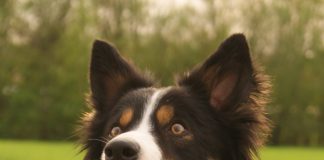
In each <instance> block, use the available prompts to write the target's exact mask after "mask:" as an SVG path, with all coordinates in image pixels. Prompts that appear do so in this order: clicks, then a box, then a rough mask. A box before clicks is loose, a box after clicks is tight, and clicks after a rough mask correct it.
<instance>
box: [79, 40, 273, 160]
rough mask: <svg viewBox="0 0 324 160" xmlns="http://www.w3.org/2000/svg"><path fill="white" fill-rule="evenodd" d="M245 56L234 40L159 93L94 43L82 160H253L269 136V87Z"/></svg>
mask: <svg viewBox="0 0 324 160" xmlns="http://www.w3.org/2000/svg"><path fill="white" fill-rule="evenodd" d="M249 52H250V51H249V47H248V44H247V42H246V39H245V36H244V35H243V34H235V35H232V36H231V37H229V38H228V39H227V40H225V41H224V42H223V43H222V44H221V45H220V47H219V48H218V50H217V51H216V52H215V53H214V54H212V55H211V56H210V57H209V58H208V59H207V60H206V61H205V62H204V63H202V64H201V65H199V66H198V67H196V68H194V69H193V70H192V71H191V72H189V73H187V74H185V75H184V76H182V77H180V78H179V79H178V80H177V82H176V85H175V86H171V87H166V88H158V87H156V85H155V84H154V83H153V81H152V80H150V78H149V77H148V76H145V75H143V74H141V73H140V72H139V71H138V70H137V69H135V68H134V67H133V66H131V65H130V64H129V63H128V62H127V61H126V60H124V59H123V58H122V57H120V55H119V53H118V51H117V50H116V49H115V48H114V47H113V46H112V45H110V44H107V43H105V42H103V41H95V42H94V44H93V49H92V58H91V64H90V87H91V93H90V96H89V104H90V105H91V107H92V111H91V112H89V113H87V114H85V116H84V118H83V129H82V130H83V134H82V142H83V144H84V148H83V149H85V150H86V156H85V158H84V159H85V160H98V159H101V160H112V159H114V160H123V159H125V160H137V159H138V160H161V159H166V160H203V159H205V160H252V159H253V158H254V157H255V156H257V149H258V148H259V147H260V146H261V145H262V144H263V143H264V140H265V139H266V137H267V135H268V133H269V131H270V124H269V121H268V119H267V118H266V114H265V110H264V105H265V104H266V102H267V95H268V93H269V86H270V85H269V83H268V80H267V77H266V76H265V75H263V74H261V73H260V71H259V69H257V68H256V66H255V64H253V63H252V61H251V58H250V53H249ZM157 61H158V59H157ZM179 61H180V60H179ZM179 126H180V127H179ZM120 130H121V133H119V132H117V131H120ZM117 145H118V146H121V145H122V146H123V147H121V149H120V147H119V149H118V150H117V151H116V150H115V148H116V146H117ZM125 146H126V147H125ZM127 147H128V149H129V148H131V151H129V150H127V151H125V148H127ZM120 150H121V151H122V152H121V154H125V155H126V156H120V155H117V154H119V151H120ZM117 152H118V153H117Z"/></svg>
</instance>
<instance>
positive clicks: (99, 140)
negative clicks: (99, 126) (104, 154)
mask: <svg viewBox="0 0 324 160" xmlns="http://www.w3.org/2000/svg"><path fill="white" fill-rule="evenodd" d="M88 140H89V141H98V142H102V143H105V144H106V143H107V141H104V140H101V139H88Z"/></svg>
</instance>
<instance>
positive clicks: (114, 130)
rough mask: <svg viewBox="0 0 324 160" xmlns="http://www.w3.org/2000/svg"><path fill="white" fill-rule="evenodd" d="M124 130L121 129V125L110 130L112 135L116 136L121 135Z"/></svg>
mask: <svg viewBox="0 0 324 160" xmlns="http://www.w3.org/2000/svg"><path fill="white" fill-rule="evenodd" d="M121 132H122V130H121V129H120V127H114V128H113V129H111V131H110V136H111V137H116V136H117V135H119V134H120V133H121Z"/></svg>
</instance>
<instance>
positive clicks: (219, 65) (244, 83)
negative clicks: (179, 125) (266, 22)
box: [179, 34, 255, 110]
mask: <svg viewBox="0 0 324 160" xmlns="http://www.w3.org/2000/svg"><path fill="white" fill-rule="evenodd" d="M254 83H255V82H254V79H253V67H252V63H251V59H250V54H249V47H248V44H247V42H246V39H245V36H244V35H243V34H235V35H232V36H231V37H229V38H228V39H227V40H225V41H224V42H223V43H222V44H221V45H220V47H219V48H218V50H217V51H216V52H215V53H214V54H213V55H211V56H210V57H209V58H208V59H207V60H206V61H205V62H204V63H203V64H202V65H201V66H199V67H197V68H195V69H194V70H193V71H192V72H190V73H189V74H188V75H187V76H185V77H183V78H182V79H181V80H180V81H179V85H180V86H185V87H189V88H190V89H192V90H193V92H195V93H197V95H200V96H201V95H204V97H207V98H205V99H206V100H208V102H209V104H210V105H211V106H212V107H213V108H215V109H217V110H221V109H226V108H228V107H230V106H235V105H236V104H238V103H242V102H244V101H247V100H248V96H249V94H250V93H251V91H252V90H253V87H254V86H255V85H254Z"/></svg>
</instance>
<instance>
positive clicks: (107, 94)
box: [90, 40, 152, 111]
mask: <svg viewBox="0 0 324 160" xmlns="http://www.w3.org/2000/svg"><path fill="white" fill-rule="evenodd" d="M150 85H152V83H151V81H150V80H148V79H147V78H146V77H145V76H143V75H142V74H140V73H139V72H138V71H136V69H135V68H134V67H133V66H131V65H130V64H129V63H128V62H127V61H126V60H125V59H123V58H122V57H121V56H120V55H119V53H118V50H117V49H115V48H114V47H113V46H112V45H111V44H108V43H106V42H103V41H99V40H96V41H95V42H94V43H93V48H92V57H91V63H90V86H91V100H92V103H93V104H92V105H93V106H94V107H95V109H97V110H99V111H100V110H103V109H104V110H105V109H110V108H111V107H112V106H113V105H114V104H115V103H116V101H117V100H118V98H120V97H121V96H122V95H123V94H124V93H126V92H128V91H130V90H133V89H136V88H141V87H148V86H150Z"/></svg>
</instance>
